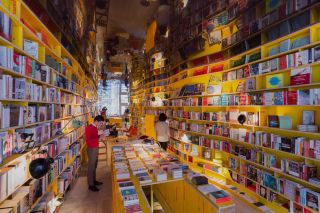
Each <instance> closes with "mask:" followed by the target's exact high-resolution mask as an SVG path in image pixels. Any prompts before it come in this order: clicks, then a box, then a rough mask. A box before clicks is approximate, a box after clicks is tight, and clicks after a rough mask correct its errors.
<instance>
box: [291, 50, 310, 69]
mask: <svg viewBox="0 0 320 213" xmlns="http://www.w3.org/2000/svg"><path fill="white" fill-rule="evenodd" d="M311 55H312V53H311ZM295 57H296V59H295V60H296V66H302V65H305V64H309V50H303V51H300V52H296V53H295ZM311 63H312V61H311Z"/></svg>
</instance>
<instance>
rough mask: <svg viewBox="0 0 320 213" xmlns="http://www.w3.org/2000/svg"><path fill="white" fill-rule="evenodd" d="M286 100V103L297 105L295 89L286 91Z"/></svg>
mask: <svg viewBox="0 0 320 213" xmlns="http://www.w3.org/2000/svg"><path fill="white" fill-rule="evenodd" d="M287 100H288V105H297V103H298V102H297V101H298V93H297V91H288V94H287Z"/></svg>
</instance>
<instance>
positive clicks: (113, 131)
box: [106, 119, 118, 137]
mask: <svg viewBox="0 0 320 213" xmlns="http://www.w3.org/2000/svg"><path fill="white" fill-rule="evenodd" d="M106 130H109V136H114V137H117V136H118V131H117V125H113V124H110V121H109V119H106Z"/></svg>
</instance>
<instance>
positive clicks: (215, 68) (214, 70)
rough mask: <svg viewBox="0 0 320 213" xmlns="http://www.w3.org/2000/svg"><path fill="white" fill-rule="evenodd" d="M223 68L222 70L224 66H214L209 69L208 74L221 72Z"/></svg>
mask: <svg viewBox="0 0 320 213" xmlns="http://www.w3.org/2000/svg"><path fill="white" fill-rule="evenodd" d="M223 68H224V64H220V65H216V66H213V67H211V71H210V72H220V71H222V70H223Z"/></svg>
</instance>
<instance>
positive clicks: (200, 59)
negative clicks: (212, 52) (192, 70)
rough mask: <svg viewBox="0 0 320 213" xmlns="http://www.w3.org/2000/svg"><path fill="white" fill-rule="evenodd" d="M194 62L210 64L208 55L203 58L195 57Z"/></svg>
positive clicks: (197, 64)
mask: <svg viewBox="0 0 320 213" xmlns="http://www.w3.org/2000/svg"><path fill="white" fill-rule="evenodd" d="M192 64H193V66H195V67H196V66H201V65H204V64H208V57H207V56H203V57H201V58H197V59H194V60H193V61H192Z"/></svg>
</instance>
